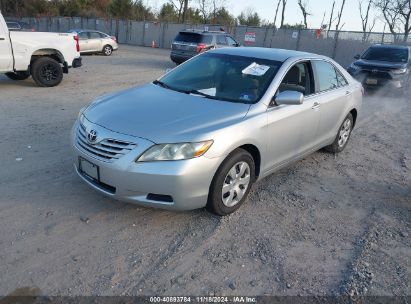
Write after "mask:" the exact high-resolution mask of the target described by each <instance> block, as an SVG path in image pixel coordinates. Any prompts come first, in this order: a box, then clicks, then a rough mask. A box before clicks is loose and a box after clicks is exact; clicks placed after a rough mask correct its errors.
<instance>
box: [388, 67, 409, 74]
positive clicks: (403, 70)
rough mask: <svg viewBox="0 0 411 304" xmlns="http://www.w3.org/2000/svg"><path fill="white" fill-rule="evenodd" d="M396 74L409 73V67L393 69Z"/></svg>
mask: <svg viewBox="0 0 411 304" xmlns="http://www.w3.org/2000/svg"><path fill="white" fill-rule="evenodd" d="M391 72H392V73H393V74H394V75H400V74H405V73H407V68H403V69H396V70H392V71H391Z"/></svg>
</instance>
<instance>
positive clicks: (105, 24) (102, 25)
mask: <svg viewBox="0 0 411 304" xmlns="http://www.w3.org/2000/svg"><path fill="white" fill-rule="evenodd" d="M110 29H111V22H110V20H109V19H97V20H96V30H97V31H100V32H103V33H106V34H110Z"/></svg>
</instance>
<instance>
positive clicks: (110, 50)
mask: <svg viewBox="0 0 411 304" xmlns="http://www.w3.org/2000/svg"><path fill="white" fill-rule="evenodd" d="M103 54H104V55H106V56H111V54H113V48H112V47H111V45H108V44H107V45H105V46H104V48H103Z"/></svg>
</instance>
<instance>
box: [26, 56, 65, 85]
mask: <svg viewBox="0 0 411 304" xmlns="http://www.w3.org/2000/svg"><path fill="white" fill-rule="evenodd" d="M31 77H33V79H34V81H35V82H36V84H37V85H38V86H39V87H54V86H56V85H58V84H59V83H60V82H61V81H62V80H63V69H62V67H61V65H60V63H58V62H57V61H56V60H54V59H53V58H50V57H40V58H38V59H36V60H35V61H34V62H33V63H32V67H31Z"/></svg>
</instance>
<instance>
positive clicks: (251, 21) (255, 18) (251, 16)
mask: <svg viewBox="0 0 411 304" xmlns="http://www.w3.org/2000/svg"><path fill="white" fill-rule="evenodd" d="M237 21H238V24H239V25H248V26H260V24H261V18H260V16H259V15H258V13H257V12H254V10H252V9H250V8H249V9H247V10H245V11H243V12H241V14H240V15H239V16H238V17H237Z"/></svg>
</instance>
